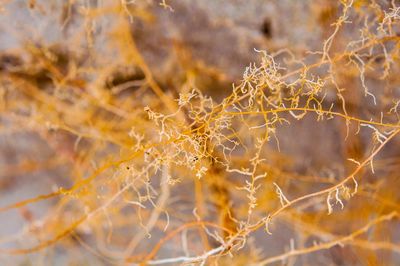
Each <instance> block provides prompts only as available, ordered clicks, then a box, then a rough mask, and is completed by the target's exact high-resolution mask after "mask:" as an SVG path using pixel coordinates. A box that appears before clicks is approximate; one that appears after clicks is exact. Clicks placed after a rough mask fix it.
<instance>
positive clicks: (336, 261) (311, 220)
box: [0, 0, 400, 265]
mask: <svg viewBox="0 0 400 266" xmlns="http://www.w3.org/2000/svg"><path fill="white" fill-rule="evenodd" d="M397 5H398V3H396V1H364V0H354V1H330V0H318V1H290V0H281V1H261V0H248V1H237V0H224V1H209V0H201V1H190V0H170V1H168V0H166V1H159V0H135V1H128V0H121V1H117V0H52V1H45V0H42V1H41V0H14V1H12V0H3V1H2V2H1V3H0V191H1V192H0V211H1V212H0V264H2V265H123V264H125V263H128V264H132V265H134V264H135V263H140V262H141V261H146V260H148V259H162V258H167V257H179V256H187V257H191V256H196V255H198V256H200V255H201V254H203V252H205V251H207V250H212V249H213V248H217V247H218V246H219V244H220V243H221V239H229V237H231V236H232V235H233V234H234V232H237V231H238V230H239V229H238V228H241V226H243V223H241V222H239V221H241V220H243V221H245V220H246V217H247V215H248V214H247V211H248V205H249V204H248V197H247V196H248V195H247V194H246V192H243V191H242V190H238V189H237V188H238V187H240V186H244V185H245V184H246V182H247V181H245V177H243V176H240V175H238V174H237V173H236V174H235V173H231V172H229V171H228V168H229V167H231V168H233V167H235V168H237V169H242V170H243V169H251V167H252V161H251V159H252V158H254V156H255V154H257V153H259V156H260V157H261V158H263V159H265V161H264V162H262V163H260V164H259V165H258V167H257V172H258V171H259V172H260V173H266V174H267V177H266V180H263V181H262V183H260V186H261V187H260V188H259V189H258V190H257V193H256V194H255V196H256V198H257V200H256V202H257V207H255V209H254V215H253V217H252V219H254V222H255V223H257V221H261V220H262V219H263V217H266V215H267V214H268V213H270V212H273V211H274V210H275V209H277V208H278V207H279V206H280V203H279V197H278V195H277V193H276V187H275V186H274V185H273V184H274V183H276V184H278V185H279V188H280V189H282V191H284V193H285V195H286V196H287V197H288V198H289V200H293V199H295V198H297V197H299V196H302V195H306V194H309V193H312V192H315V191H318V190H321V189H324V188H327V187H330V186H332V185H334V184H337V183H339V182H340V180H343V179H344V178H345V177H346V176H348V175H349V174H350V173H352V171H353V170H354V167H355V164H354V162H352V161H349V160H348V159H349V158H351V159H352V160H356V161H360V162H362V161H363V160H364V159H365V158H367V157H368V156H369V154H371V152H372V151H373V150H374V148H376V147H378V146H379V144H382V140H383V139H385V136H386V137H387V136H388V134H389V133H391V132H392V131H391V130H394V129H396V128H398V125H399V119H398V114H397V109H398V104H399V97H400V89H399V84H400V80H399V78H398V74H397V73H398V71H399V44H398V36H399V34H400V27H399V18H400V17H399V16H400V9H399V7H397ZM335 23H336V24H335ZM338 25H339V26H338ZM262 51H266V53H267V54H268V55H271V56H272V57H273V58H274V63H275V64H276V66H279V67H280V69H279V71H277V72H276V73H275V74H276V76H277V77H278V78H282V80H284V81H285V85H284V88H283V89H282V92H279V93H280V94H279V97H280V99H283V100H282V101H283V102H285V103H288V105H287V106H290V104H293V101H292V100H290V101H289V100H287V99H286V98H288V99H289V98H290V99H292V98H294V97H295V95H294V94H293V91H292V90H290V88H291V86H289V85H290V84H291V83H293V84H295V85H294V86H295V87H296V89H299V88H300V89H299V99H298V102H299V104H300V105H304V104H306V103H307V104H308V101H309V100H310V99H311V96H310V95H312V96H313V97H315V102H317V103H318V104H320V105H321V106H320V108H321V109H323V110H331V111H333V112H338V113H344V114H346V115H348V116H349V117H356V118H359V119H362V120H363V121H367V122H368V121H370V120H371V121H378V122H381V125H378V126H376V127H372V128H371V127H369V126H365V125H364V126H363V125H361V124H362V123H357V122H354V121H353V122H351V123H350V122H349V120H347V119H343V118H341V117H333V118H332V119H327V117H325V119H323V120H320V117H319V115H318V113H316V112H310V113H307V114H306V115H305V116H304V117H301V119H296V117H295V116H293V115H292V116H291V115H290V114H283V115H282V118H284V119H285V120H287V122H290V124H289V123H287V122H286V121H283V120H282V121H279V123H276V125H275V126H274V127H273V133H274V137H271V140H270V141H269V142H268V143H267V144H266V145H265V146H264V147H263V148H262V149H260V151H259V150H258V149H257V145H256V143H257V138H258V137H259V136H261V135H262V133H261V131H257V130H258V129H257V130H255V131H252V130H250V128H252V126H254V125H256V124H257V123H261V122H262V117H261V116H257V117H256V116H250V117H249V118H243V121H240V120H239V118H237V120H234V119H232V124H231V127H232V131H230V132H225V131H221V132H222V133H221V134H223V135H224V134H225V135H224V136H225V138H226V139H227V140H228V141H229V140H231V143H236V142H241V144H240V145H238V148H237V149H232V150H230V151H229V152H230V155H229V156H228V159H227V156H224V155H225V152H226V149H228V148H227V147H229V145H226V146H224V145H220V146H219V145H217V144H216V145H214V146H213V145H211V146H212V147H214V148H213V149H210V150H209V151H207V154H208V155H204V154H206V152H203V153H202V154H203V157H201V158H200V156H197V155H196V156H195V155H193V156H192V155H191V154H196V152H197V151H196V152H193V151H192V149H193V148H192V147H188V146H190V145H191V142H188V143H186V144H182V145H181V146H179V145H178V144H175V141H172V144H171V143H170V142H169V140H170V137H168V138H165V139H164V137H163V135H162V133H163V131H162V129H160V128H161V127H162V126H163V125H164V124H163V123H164V120H163V122H162V123H161V122H160V121H158V120H157V119H153V121H152V119H151V115H152V113H151V112H152V111H154V112H155V114H153V115H155V116H156V117H157V114H164V115H168V114H172V115H171V116H169V117H168V118H166V119H165V125H166V127H168V126H171V133H167V134H170V135H172V136H174V134H175V133H174V132H176V131H178V129H179V128H180V127H181V128H183V129H185V130H189V131H190V130H192V131H193V132H194V128H195V125H197V124H201V123H202V122H204V119H206V118H207V117H208V116H207V113H218V112H219V111H220V110H219V109H218V108H217V107H218V104H220V103H223V102H224V101H225V100H226V99H229V97H230V96H231V95H233V94H232V92H233V91H234V90H235V88H237V86H239V85H240V84H243V83H244V82H245V81H246V79H245V77H244V74H243V73H245V71H246V68H247V67H248V66H252V65H254V66H256V65H257V66H259V65H260V64H261V65H262V64H263V61H262V60H263V52H262ZM327 55H329V56H328V57H326V56H327ZM302 79H304V80H308V81H313V82H314V81H317V80H319V79H320V80H321V82H323V86H322V88H321V91H320V92H318V93H317V94H315V95H314V94H310V92H309V91H307V90H308V87H307V86H308V85H307V84H308V83H307V82H304V83H301V82H298V81H299V80H302ZM309 83H310V84H314V83H312V82H309ZM288 84H289V85H288ZM193 91H196V95H197V96H192V97H193V101H194V102H193V106H195V107H193V106H191V105H188V106H185V107H182V108H179V110H180V111H182V110H183V113H184V115H183V116H185V115H186V117H184V118H182V117H181V116H180V114H179V113H178V111H176V110H177V108H176V106H177V104H178V105H179V106H180V104H179V103H178V100H177V99H179V100H180V101H181V100H182V99H183V98H184V97H183V95H189V96H190V95H191V93H192V92H193ZM249 91H250V90H249ZM300 92H301V93H300ZM242 93H243V95H244V96H243V97H249V94H248V93H247V92H243V90H242ZM249 93H250V94H251V92H249ZM199 95H200V96H199ZM270 95H275V94H274V91H273V90H270V91H269V90H268V89H267V90H266V97H269V96H270ZM235 97H236V96H235ZM285 97H286V98H285ZM261 101H262V100H261ZM311 101H314V100H311ZM257 104H259V105H258V107H254V108H253V109H252V110H253V111H254V110H258V111H259V110H260V108H264V104H263V103H262V102H261V104H260V103H257ZM203 105H204V106H203ZM260 106H261V107H260ZM265 106H267V104H266V105H265ZM271 106H273V104H271ZM311 106H312V105H311ZM148 108H150V109H148ZM174 108H175V109H174ZM185 108H186V109H185ZM201 108H203V109H201ZM257 108H258V109H257ZM271 108H272V107H271ZM200 109H201V110H202V112H204V114H205V115H204V117H201V116H200V115H199V114H202V112H200V111H199V113H198V115H197V116H196V118H193V116H192V115H191V114H192V112H194V111H197V110H200ZM149 110H152V111H151V112H150V111H149ZM230 110H231V111H233V109H230ZM175 111H176V113H175ZM186 111H187V112H186ZM221 113H222V111H221ZM298 115H300V113H299V114H298ZM160 117H162V116H160ZM199 117H201V119H197V118H199ZM149 118H150V119H149ZM235 119H236V118H235ZM197 120H198V121H197ZM155 121H156V122H155ZM157 121H158V122H159V123H157ZM260 121H261V122H260ZM191 122H193V123H191ZM221 123H222V122H221ZM175 129H176V130H175ZM211 129H212V127H211V126H210V130H211ZM185 130H182V132H186V131H185ZM229 130H230V129H229ZM192 131H191V132H192ZM253 132H254V133H253ZM378 133H381V134H383V137H382V136H381V137H382V138H381V139H379V137H380V135H379V134H378ZM387 133H388V134H387ZM235 134H236V135H235ZM189 137H190V134H189ZM275 137H277V139H275ZM179 138H180V137H179ZM179 138H177V139H179ZM190 138H191V139H193V140H195V139H196V138H195V135H194V133H193V135H192V137H190ZM196 141H197V139H196ZM212 141H213V140H210V142H212ZM235 141H236V142H235ZM200 142H201V140H199V143H200ZM199 145H200V144H199ZM235 145H236V144H235ZM399 147H400V146H399V139H398V137H397V138H393V139H392V140H391V141H390V142H389V143H387V144H386V145H385V147H384V148H383V149H382V150H380V152H379V153H378V155H377V156H376V157H375V158H374V162H373V163H374V164H373V166H374V168H373V169H371V167H370V166H369V165H367V166H365V169H363V170H362V171H360V172H359V173H357V181H358V184H357V185H358V192H357V193H356V194H355V195H354V197H350V196H348V195H347V194H349V193H347V194H346V191H347V190H346V189H351V190H353V189H354V184H353V183H351V182H349V184H347V185H348V187H346V189H345V188H343V189H342V188H341V190H340V191H339V190H338V191H339V192H340V193H341V194H340V197H341V198H342V199H343V201H344V202H345V207H344V209H341V207H340V204H339V203H338V202H336V205H335V204H334V205H333V206H334V211H333V213H332V214H330V215H329V216H328V210H327V209H326V208H327V206H326V197H325V198H324V197H321V198H314V199H311V200H309V201H307V202H303V203H301V204H299V205H295V206H294V207H293V208H289V209H288V210H287V211H285V212H284V213H282V214H280V216H278V217H277V218H276V220H274V221H273V223H272V224H271V226H270V227H271V228H270V231H271V232H272V235H269V234H267V233H266V232H265V231H263V230H262V228H260V229H259V230H255V231H254V232H252V233H251V235H250V236H249V237H248V238H247V241H246V242H245V245H244V247H243V248H241V249H239V250H237V251H236V250H235V251H233V257H230V256H229V255H226V256H222V255H221V256H217V257H218V258H217V259H210V260H207V261H206V262H205V265H216V264H217V263H219V265H227V264H228V263H229V264H233V265H251V264H252V263H257V262H259V261H262V260H263V259H265V258H270V257H274V256H277V255H280V254H282V253H285V252H290V250H293V249H299V250H301V249H304V248H307V247H310V246H314V245H316V244H317V243H323V242H329V241H333V240H335V239H337V238H340V237H342V236H346V235H349V234H351V233H353V232H355V231H356V230H358V229H359V228H362V227H363V226H365V225H366V224H367V223H368V222H369V221H373V220H374V219H377V218H379V217H381V215H385V214H387V213H390V212H392V211H395V212H397V211H398V210H399V208H400V206H399V195H398V187H399V185H400V183H399V173H400V165H399V163H400V161H399V155H400V154H399V150H400V149H399ZM175 149H176V150H177V153H176V154H177V155H176V157H173V156H172V155H169V156H170V157H169V156H165V158H167V159H168V160H171V161H174V160H176V161H175V164H173V166H170V165H169V164H165V158H164V153H166V152H168V151H171V152H172V151H174V150H175ZM178 153H179V154H178ZM183 153H185V155H183ZM188 154H189V155H188ZM158 155H159V157H157V156H158ZM146 156H147V157H146ZM174 156H175V155H174ZM188 156H189V157H190V156H192V157H190V158H191V159H190V160H193V163H192V165H191V164H190V163H188V161H185V160H186V159H187V158H188ZM148 157H150V159H148ZM181 157H184V158H186V159H182V163H181V164H180V161H179V158H181ZM157 158H161V159H160V160H158V159H157ZM171 158H172V159H171ZM177 158H178V159H177ZM219 159H221V161H222V163H218V162H219ZM188 160H189V159H188ZM204 165H206V166H204ZM147 166H148V167H147ZM228 166H229V167H228ZM202 167H205V168H207V170H206V171H205V173H203V174H200V176H201V178H200V179H199V178H198V177H199V176H197V174H199V173H201V172H202V171H203V170H202V169H203V168H202ZM205 168H204V169H205ZM372 170H373V171H372ZM255 172H256V171H255ZM164 173H167V174H164ZM135 182H136V183H135ZM133 183H134V184H135V185H132V184H133ZM127 184H129V186H128V185H127ZM339 192H338V193H339ZM334 202H335V200H334V199H333V198H332V203H334ZM195 221H197V222H199V221H207V222H210V223H213V226H214V227H210V228H209V229H208V230H210V231H208V230H206V229H205V227H206V226H205V225H203V226H197V227H196V226H192V225H189V223H191V222H195ZM244 224H245V223H244ZM182 226H183V227H184V228H185V226H187V228H185V229H182V228H181V227H182ZM218 226H219V227H218ZM192 227H193V228H192ZM177 228H178V229H179V228H181V229H179V230H178V232H175V233H174V230H177ZM221 228H222V229H221ZM399 229H400V228H399V222H398V220H397V216H396V218H393V219H390V221H383V222H382V223H379V224H378V225H374V226H371V228H369V229H368V230H366V231H365V232H364V233H363V234H362V235H361V236H360V237H359V238H357V239H359V240H356V239H354V241H353V242H352V241H350V242H351V243H350V244H349V243H348V242H343V243H340V245H333V246H332V247H330V248H324V249H323V250H322V251H317V252H308V251H306V252H305V254H304V255H301V256H289V257H288V258H285V259H284V260H280V259H278V260H277V261H275V262H273V263H275V264H274V265H282V264H284V265H397V264H398V263H400V257H399V252H400V246H399V244H398V243H399V239H400V235H399V232H400V230H399ZM214 231H215V233H214ZM170 232H172V234H173V237H172V235H171V238H166V237H167V236H169V234H168V233H170ZM227 232H228V233H227ZM175 234H176V235H175ZM214 234H215V235H214ZM150 236H151V237H150ZM213 236H214V237H213ZM219 238H221V239H219ZM157 245H160V246H157ZM154 250H156V254H153V255H152V256H151V257H149V254H151V252H152V251H154ZM146 258H147V259H146ZM180 263H182V262H178V261H176V262H172V263H169V264H167V265H180ZM196 263H197V262H196ZM196 263H195V265H197V264H196ZM188 265H190V264H188Z"/></svg>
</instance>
